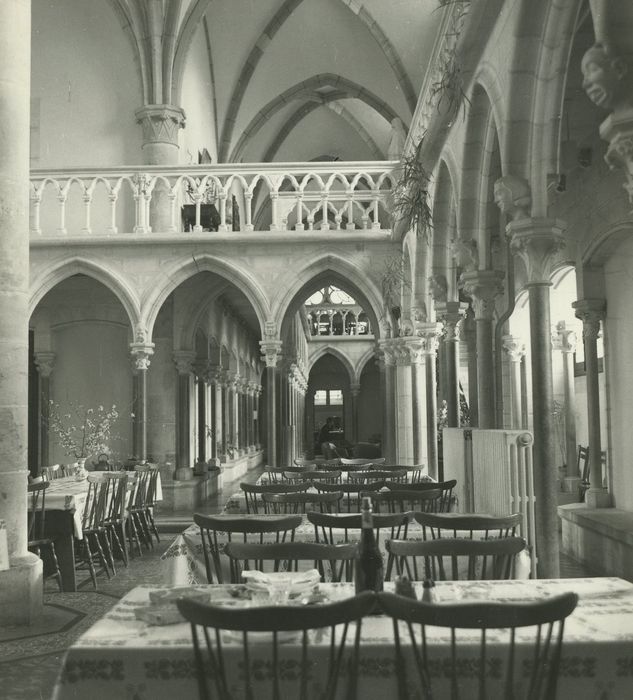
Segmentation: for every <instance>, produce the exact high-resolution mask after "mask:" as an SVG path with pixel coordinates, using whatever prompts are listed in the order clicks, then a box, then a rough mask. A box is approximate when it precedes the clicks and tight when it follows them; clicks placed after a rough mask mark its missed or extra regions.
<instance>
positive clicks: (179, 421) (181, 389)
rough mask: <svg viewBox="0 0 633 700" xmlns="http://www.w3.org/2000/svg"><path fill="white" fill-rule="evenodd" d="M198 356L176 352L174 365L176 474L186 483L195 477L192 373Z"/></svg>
mask: <svg viewBox="0 0 633 700" xmlns="http://www.w3.org/2000/svg"><path fill="white" fill-rule="evenodd" d="M195 359H196V354H195V352H193V351H189V350H176V351H175V352H174V364H175V365H176V370H177V371H178V392H177V395H176V474H175V478H176V479H177V480H180V481H186V480H188V479H191V478H192V477H193V469H192V464H191V376H192V375H191V373H192V371H193V363H194V360H195Z"/></svg>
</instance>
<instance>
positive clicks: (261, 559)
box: [224, 542, 358, 583]
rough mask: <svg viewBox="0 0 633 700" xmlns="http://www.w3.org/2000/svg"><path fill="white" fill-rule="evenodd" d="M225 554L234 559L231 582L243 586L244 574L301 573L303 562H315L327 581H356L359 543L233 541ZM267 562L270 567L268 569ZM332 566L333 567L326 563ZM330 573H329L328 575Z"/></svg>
mask: <svg viewBox="0 0 633 700" xmlns="http://www.w3.org/2000/svg"><path fill="white" fill-rule="evenodd" d="M224 553H225V554H226V555H227V556H228V557H229V559H230V560H231V581H232V582H233V583H239V582H240V581H241V580H242V571H248V570H251V569H256V570H257V571H266V569H267V568H268V570H270V571H299V562H312V566H313V568H315V569H318V570H319V573H320V574H321V578H322V580H323V581H328V582H332V583H339V582H341V581H347V582H352V581H353V580H354V560H355V559H356V558H357V557H358V546H357V545H356V543H349V542H348V543H346V544H325V543H323V542H320V543H317V542H281V543H280V544H252V543H246V544H245V543H243V542H230V543H229V544H227V545H226V546H225V547H224ZM266 562H268V563H269V566H268V567H266ZM326 563H329V567H326V566H325V564H326ZM326 571H327V572H328V573H329V575H328V573H326Z"/></svg>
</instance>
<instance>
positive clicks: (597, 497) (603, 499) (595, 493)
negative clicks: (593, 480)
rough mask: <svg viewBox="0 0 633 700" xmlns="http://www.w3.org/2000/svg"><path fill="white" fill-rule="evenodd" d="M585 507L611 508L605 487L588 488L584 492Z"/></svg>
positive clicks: (609, 497)
mask: <svg viewBox="0 0 633 700" xmlns="http://www.w3.org/2000/svg"><path fill="white" fill-rule="evenodd" d="M585 503H586V504H587V508H611V496H610V494H609V492H608V491H607V490H606V489H589V490H588V491H587V492H586V493H585Z"/></svg>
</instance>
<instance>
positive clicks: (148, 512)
mask: <svg viewBox="0 0 633 700" xmlns="http://www.w3.org/2000/svg"><path fill="white" fill-rule="evenodd" d="M148 467H149V479H148V482H147V492H146V494H145V520H146V522H147V529H148V532H149V538H150V540H151V539H152V535H154V537H155V538H156V542H160V536H159V535H158V528H157V527H156V523H155V522H154V506H155V505H156V490H157V488H158V477H159V476H160V472H159V471H158V466H157V465H156V464H149V465H148Z"/></svg>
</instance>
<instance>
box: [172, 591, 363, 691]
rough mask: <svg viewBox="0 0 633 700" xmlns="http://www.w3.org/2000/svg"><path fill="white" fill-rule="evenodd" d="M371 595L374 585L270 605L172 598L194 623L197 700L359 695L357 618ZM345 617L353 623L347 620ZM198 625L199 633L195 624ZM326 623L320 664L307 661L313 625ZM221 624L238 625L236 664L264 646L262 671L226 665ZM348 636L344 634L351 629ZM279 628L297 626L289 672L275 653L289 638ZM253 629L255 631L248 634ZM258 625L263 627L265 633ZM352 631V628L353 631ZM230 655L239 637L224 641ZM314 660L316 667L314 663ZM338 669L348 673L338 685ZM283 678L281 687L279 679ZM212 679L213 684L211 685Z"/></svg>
mask: <svg viewBox="0 0 633 700" xmlns="http://www.w3.org/2000/svg"><path fill="white" fill-rule="evenodd" d="M375 601H376V597H375V594H374V593H372V592H371V591H364V592H363V593H361V594H359V595H357V596H355V597H353V598H346V599H345V600H344V601H339V602H336V603H328V604H325V605H318V606H307V605H293V606H274V607H261V608H257V607H248V608H227V607H221V606H218V605H205V604H204V603H200V602H198V601H195V600H191V599H187V598H182V599H180V600H178V601H177V605H178V609H179V610H180V613H181V615H182V616H183V617H184V618H185V619H186V620H187V621H188V622H189V623H190V625H191V635H192V639H193V647H194V658H195V663H196V672H197V678H198V691H199V697H200V700H209V698H211V697H213V698H218V700H232V698H235V697H237V696H239V697H243V698H245V699H246V700H253V699H254V698H261V697H271V698H280V697H282V696H283V697H287V698H289V699H290V698H307V697H320V698H323V699H324V700H331V699H332V698H334V697H345V698H348V699H349V700H354V699H355V698H356V697H357V693H356V684H357V678H358V655H359V644H360V635H361V627H362V619H363V617H364V616H366V615H367V614H369V612H370V610H371V609H372V607H373V605H374V604H375ZM350 623H355V624H354V625H350ZM200 627H202V628H203V630H202V634H201V630H199V628H200ZM314 629H319V630H324V631H326V634H325V635H322V636H324V638H325V639H327V640H328V642H327V644H325V645H320V646H319V652H323V656H322V657H321V655H319V658H318V666H314V664H312V663H310V662H309V660H308V659H309V657H310V658H311V659H312V658H313V653H314V650H313V648H312V644H313V643H314V642H313V641H312V640H314V638H315V636H314V635H311V634H309V632H310V630H314ZM219 630H230V631H232V632H236V633H239V641H240V644H239V647H237V649H238V650H239V652H238V653H240V652H241V653H240V659H239V661H238V664H239V665H242V666H243V668H245V669H250V668H251V664H252V660H253V659H254V658H256V657H257V656H259V655H261V651H262V649H266V651H267V653H268V654H270V658H271V659H272V662H271V663H270V666H269V667H267V672H266V673H262V674H255V673H248V672H247V673H243V674H240V675H239V677H238V676H237V675H236V674H235V675H234V674H231V676H230V678H229V677H228V674H227V669H229V668H237V666H238V664H232V663H230V661H229V660H228V659H227V658H225V648H224V640H223V635H222V634H220V633H219ZM350 630H353V637H351V641H349V642H348V633H350ZM280 632H297V636H298V640H297V641H298V643H299V649H298V655H297V658H298V659H300V661H299V662H298V663H297V664H296V667H295V666H293V672H292V674H288V673H287V672H285V671H284V668H283V666H282V665H281V664H279V663H277V659H278V658H279V657H280V656H283V654H284V648H283V647H281V646H280V645H281V644H282V643H283V642H284V640H285V641H287V637H286V636H285V635H281V634H279V633H280ZM250 633H257V634H254V635H253V636H252V637H251V636H250ZM262 633H269V635H270V636H267V635H265V639H263V640H262ZM350 636H351V633H350ZM228 646H230V651H228V652H227V656H228V655H229V654H230V655H231V656H232V657H233V655H235V653H236V645H235V644H229V645H228ZM316 668H318V673H315V669H316ZM339 675H341V676H343V675H344V677H345V678H346V682H347V688H345V689H344V690H343V689H342V688H341V689H339ZM282 678H283V694H282V692H281V684H282ZM212 684H213V688H211V685H212Z"/></svg>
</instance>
